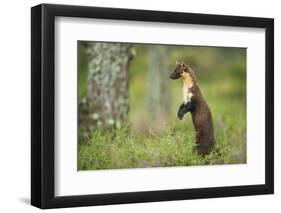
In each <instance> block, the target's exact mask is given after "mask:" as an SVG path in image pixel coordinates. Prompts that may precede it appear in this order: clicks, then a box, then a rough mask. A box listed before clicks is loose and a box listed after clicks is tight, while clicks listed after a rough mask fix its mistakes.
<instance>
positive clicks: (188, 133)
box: [78, 45, 246, 170]
mask: <svg viewBox="0 0 281 213" xmlns="http://www.w3.org/2000/svg"><path fill="white" fill-rule="evenodd" d="M147 47H148V45H134V48H135V51H136V55H135V56H134V59H133V60H132V63H131V69H130V87H129V93H130V96H129V100H130V103H129V104H130V111H129V119H128V122H127V123H126V124H123V126H122V127H120V128H111V129H96V130H95V131H93V132H91V133H89V134H88V135H87V136H85V135H84V134H81V131H82V130H80V132H79V142H78V144H79V146H78V168H79V170H89V169H117V168H140V167H164V166H191V165H217V164H237V163H246V50H245V49H240V48H211V47H181V46H170V47H169V52H170V55H171V57H170V59H169V60H170V61H171V63H173V64H174V63H175V61H176V60H183V61H185V62H186V63H188V64H190V65H191V66H192V67H193V69H194V70H195V73H196V75H197V80H198V83H199V86H200V88H201V91H202V93H203V96H204V97H205V99H206V100H207V103H208V105H209V107H210V109H211V111H212V115H213V122H214V127H215V137H216V144H215V148H214V149H213V151H212V152H211V153H210V154H209V155H206V156H204V157H203V156H198V155H197V154H196V152H195V151H194V147H195V144H194V129H193V125H192V121H191V115H190V113H188V114H186V115H185V117H184V119H183V120H182V121H180V120H178V119H177V110H178V107H179V105H180V104H181V101H182V82H181V80H178V81H172V80H171V81H170V86H171V90H172V92H171V94H172V97H171V110H170V113H169V114H168V115H165V119H164V121H163V122H164V123H165V125H164V126H163V128H161V129H160V130H159V129H155V128H154V127H155V126H157V123H156V125H155V123H154V120H152V119H151V115H150V114H149V112H148V111H147V103H146V100H147V98H146V97H147V95H149V91H148V87H147V80H146V79H147V72H148V71H147V69H148V62H147V57H148V54H147V51H148V50H147ZM172 71H173V67H171V72H172ZM85 72H86V68H85V64H84V63H83V62H81V63H79V99H80V100H81V99H82V98H84V97H85V95H86V89H85V88H87V86H86V84H87V81H86V74H85ZM167 78H168V76H167ZM163 95H165V94H163ZM163 117H164V115H163ZM155 122H159V121H155Z"/></svg>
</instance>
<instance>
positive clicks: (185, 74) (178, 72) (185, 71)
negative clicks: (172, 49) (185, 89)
mask: <svg viewBox="0 0 281 213" xmlns="http://www.w3.org/2000/svg"><path fill="white" fill-rule="evenodd" d="M180 77H181V78H182V79H183V80H184V81H187V82H190V83H195V82H196V77H195V74H194V72H193V70H192V69H191V68H190V67H189V66H188V65H186V64H185V63H183V62H181V63H179V62H176V68H175V70H174V72H173V73H172V74H171V75H170V78H171V79H173V80H176V79H178V78H180Z"/></svg>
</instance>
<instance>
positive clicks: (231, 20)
mask: <svg viewBox="0 0 281 213" xmlns="http://www.w3.org/2000/svg"><path fill="white" fill-rule="evenodd" d="M58 16H63V17H80V18H100V19H112V20H132V21H145V22H162V23H182V24H200V25H217V26H237V27H250V28H264V29H265V32H266V41H265V43H266V48H265V51H266V53H265V61H266V64H265V73H266V74H265V75H266V78H265V85H266V88H265V89H266V97H265V100H266V110H265V113H266V118H265V119H266V128H265V131H266V134H265V139H264V140H265V184H261V185H246V186H225V187H214V188H198V189H177V190H162V191H145V192H129V193H112V194H93V195H78V196H77V195H73V196H59V197H56V196H55V195H54V189H55V188H54V187H55V182H54V177H55V171H54V163H55V161H54V157H55V156H54V149H55V146H54V143H55V138H54V130H55V114H54V113H55V111H54V110H55V107H54V106H55V99H54V95H55V85H54V78H55V77H54V76H55V75H54V72H55V69H54V59H55V58H54V57H55V54H54V50H55V47H54V21H55V17H58ZM261 140H262V139H261ZM273 148H274V20H273V19H270V18H256V17H240V16H225V15H208V14H194V13H178V12H164V11H147V10H131V9H113V8H102V7H86V6H68V5H53V4H41V5H38V6H35V7H32V8H31V204H32V205H34V206H37V207H39V208H43V209H46V208H60V207H76V206H90V205H106V204H121V203H138V202H154V201H169V200H182V199H197V198H217V197H228V196H245V195H259V194H272V193H274V151H273Z"/></svg>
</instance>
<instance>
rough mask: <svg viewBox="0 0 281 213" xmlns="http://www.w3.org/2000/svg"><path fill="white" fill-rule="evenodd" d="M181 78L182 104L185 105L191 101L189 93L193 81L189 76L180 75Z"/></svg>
mask: <svg viewBox="0 0 281 213" xmlns="http://www.w3.org/2000/svg"><path fill="white" fill-rule="evenodd" d="M182 78H183V89H182V90H183V102H184V104H187V103H188V102H190V101H191V98H192V96H193V93H192V92H191V88H192V87H193V81H192V78H191V76H190V74H187V73H185V74H182Z"/></svg>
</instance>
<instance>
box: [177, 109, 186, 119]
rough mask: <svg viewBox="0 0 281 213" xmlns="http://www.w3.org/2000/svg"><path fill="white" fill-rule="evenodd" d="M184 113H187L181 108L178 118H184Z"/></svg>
mask: <svg viewBox="0 0 281 213" xmlns="http://www.w3.org/2000/svg"><path fill="white" fill-rule="evenodd" d="M184 114H185V113H184V112H183V111H182V110H179V111H178V118H179V119H180V120H182V119H183V116H184Z"/></svg>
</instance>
